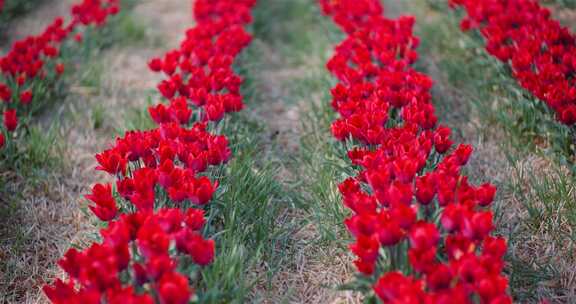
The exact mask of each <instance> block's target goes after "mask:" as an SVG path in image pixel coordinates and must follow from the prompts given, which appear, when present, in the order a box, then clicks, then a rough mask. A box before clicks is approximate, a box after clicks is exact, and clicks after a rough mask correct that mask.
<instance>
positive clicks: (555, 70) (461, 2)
mask: <svg viewBox="0 0 576 304" xmlns="http://www.w3.org/2000/svg"><path fill="white" fill-rule="evenodd" d="M449 4H450V6H451V7H463V8H464V10H465V11H466V13H467V16H466V17H465V18H464V19H463V20H462V22H461V23H460V27H461V29H462V30H463V31H469V30H471V29H478V30H479V31H480V33H481V34H482V36H483V37H484V39H485V41H486V51H487V52H488V53H489V54H490V55H492V56H494V57H495V58H497V59H498V60H500V61H501V62H504V63H509V64H510V66H511V68H512V71H513V76H514V78H515V79H516V80H517V81H518V83H519V84H520V85H521V86H522V87H523V88H524V89H526V90H527V91H528V92H530V93H531V94H533V95H534V96H536V97H537V98H538V99H540V100H542V101H544V102H545V103H546V104H547V105H548V107H550V108H551V109H552V110H553V111H554V112H555V113H556V116H557V119H558V120H559V121H560V122H562V123H564V124H566V125H574V123H576V79H575V77H574V75H575V73H576V37H575V36H574V35H573V34H572V33H571V32H570V30H569V29H568V28H566V27H563V26H561V25H560V23H559V22H558V21H556V20H554V19H552V18H551V14H550V10H549V9H547V8H544V7H542V6H541V5H540V4H539V3H538V1H535V0H486V1H473V0H449Z"/></svg>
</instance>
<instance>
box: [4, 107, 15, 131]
mask: <svg viewBox="0 0 576 304" xmlns="http://www.w3.org/2000/svg"><path fill="white" fill-rule="evenodd" d="M16 115H17V114H16V110H14V109H9V110H6V111H4V127H5V128H6V130H8V132H13V131H14V130H16V127H17V126H18V116H16Z"/></svg>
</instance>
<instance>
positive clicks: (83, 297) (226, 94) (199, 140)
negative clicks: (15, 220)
mask: <svg viewBox="0 0 576 304" xmlns="http://www.w3.org/2000/svg"><path fill="white" fill-rule="evenodd" d="M255 2H256V0H197V1H195V3H194V16H195V18H196V21H197V25H196V26H195V27H194V28H191V29H189V30H188V31H187V32H186V37H185V39H184V41H183V42H182V43H181V44H180V48H178V49H175V50H172V51H169V52H167V53H166V54H165V56H163V57H161V58H154V59H152V60H150V62H149V64H148V65H149V67H150V69H151V70H152V71H154V72H161V73H163V74H164V75H165V76H166V79H165V80H163V81H162V82H161V83H160V84H159V85H158V91H159V93H160V94H161V95H162V97H163V98H165V100H166V102H165V103H159V104H158V105H155V106H151V107H149V109H148V112H149V114H150V117H151V118H152V120H153V121H154V122H155V123H156V124H157V125H158V126H157V127H156V128H154V129H152V130H136V131H129V132H127V133H126V134H125V135H124V136H123V137H121V138H118V139H117V140H116V142H115V144H114V145H113V147H111V148H110V149H107V150H105V151H103V152H102V153H99V154H97V155H96V159H97V161H98V164H99V166H98V167H97V168H96V169H97V170H102V171H104V172H107V173H108V174H110V175H111V176H113V177H115V178H116V185H115V186H116V187H115V191H113V187H112V184H96V185H95V186H94V187H93V188H92V193H91V194H89V195H86V198H87V199H88V200H89V201H90V202H91V205H90V209H91V210H92V212H93V213H94V214H95V215H96V216H97V217H98V218H99V219H100V220H102V221H105V222H107V224H108V226H107V228H106V229H104V230H102V231H101V233H100V235H101V237H102V239H103V242H102V243H97V244H94V245H92V246H91V247H89V248H88V249H86V250H84V251H82V252H78V251H77V250H75V249H70V250H69V251H68V253H67V254H66V255H65V257H64V258H63V259H62V260H61V261H60V263H59V264H60V266H61V267H62V268H63V269H64V270H65V271H66V273H67V274H68V276H69V280H68V282H63V281H60V280H58V281H56V283H55V284H54V285H52V286H45V288H44V291H45V293H46V295H47V296H48V297H49V298H50V300H51V301H52V302H53V303H80V302H81V301H89V303H121V302H126V301H128V302H127V303H166V304H184V303H188V302H189V300H190V299H191V298H192V297H193V295H194V291H193V290H192V288H191V287H190V285H192V283H191V282H190V280H191V279H192V278H190V277H188V276H187V275H191V273H192V272H193V271H191V269H193V268H191V267H195V265H198V266H205V265H208V264H210V263H211V262H212V260H213V259H214V251H215V248H214V241H213V240H207V239H205V238H204V237H203V236H202V234H201V233H200V231H201V230H202V227H203V226H204V223H205V218H204V211H202V209H199V208H201V206H203V205H205V204H207V203H208V202H209V201H210V200H211V199H212V196H213V194H214V192H215V191H216V188H217V186H218V183H217V182H212V181H211V180H210V179H209V178H208V177H207V176H206V175H207V174H206V171H207V169H208V168H209V166H214V165H220V164H223V163H225V162H226V161H228V160H229V158H230V156H231V151H230V148H229V147H228V139H227V138H226V137H225V136H222V135H215V134H212V133H210V130H211V129H215V128H216V126H217V124H218V122H219V121H220V120H221V119H222V118H223V117H224V114H225V113H229V112H237V111H240V110H241V109H242V108H243V105H244V104H243V101H242V96H241V95H240V84H241V83H242V79H241V78H240V76H238V75H236V74H235V73H234V71H233V68H232V64H233V63H234V61H235V58H236V57H237V55H238V54H239V53H240V52H241V51H242V49H244V48H245V47H246V46H247V45H248V44H249V43H250V41H251V39H252V37H251V35H250V34H249V33H248V32H246V30H245V29H244V26H245V25H247V24H249V23H250V22H251V21H252V16H251V8H252V7H253V6H254V5H255ZM194 207H196V208H194ZM74 301H77V302H74Z"/></svg>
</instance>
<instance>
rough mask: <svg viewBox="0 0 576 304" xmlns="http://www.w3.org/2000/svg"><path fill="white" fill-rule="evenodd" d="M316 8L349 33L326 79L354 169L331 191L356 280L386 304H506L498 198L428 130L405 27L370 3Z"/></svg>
mask: <svg viewBox="0 0 576 304" xmlns="http://www.w3.org/2000/svg"><path fill="white" fill-rule="evenodd" d="M320 4H321V7H322V10H323V12H324V13H325V14H326V15H330V16H331V17H332V19H333V20H334V22H335V23H336V24H337V25H339V26H340V27H341V28H342V29H343V30H344V31H345V32H346V34H347V37H346V39H345V40H344V41H342V42H341V43H340V44H338V45H337V47H336V49H335V50H336V52H335V54H334V56H333V57H332V58H331V59H330V60H329V62H328V63H327V68H328V70H329V71H330V72H331V73H332V74H333V75H334V76H335V77H336V78H337V79H338V80H339V83H338V84H337V85H336V86H335V87H334V88H333V89H332V96H333V99H332V107H333V108H334V110H335V111H336V112H338V114H339V118H338V119H337V120H336V121H335V122H334V123H333V124H332V133H333V135H334V136H335V138H336V139H338V140H340V141H346V140H348V141H349V142H350V143H351V144H353V145H354V148H352V149H351V150H349V152H348V157H349V158H350V160H351V162H352V164H354V165H355V166H357V167H358V168H360V171H359V173H358V174H357V175H356V176H355V177H353V178H349V179H347V180H345V181H344V182H343V183H341V184H340V185H339V190H340V192H341V194H342V196H343V203H344V205H345V206H346V207H347V208H349V209H350V210H351V211H352V215H351V216H350V217H349V218H347V219H346V220H345V226H346V227H347V229H348V230H349V231H350V233H351V234H352V235H353V237H354V239H355V241H354V243H352V244H351V245H350V250H351V251H352V253H353V254H354V255H355V256H356V257H357V259H356V261H355V262H354V263H355V265H356V267H357V269H358V271H359V272H360V274H361V276H364V277H365V278H368V279H369V281H370V282H371V287H372V288H371V289H372V290H373V292H374V294H375V295H376V296H377V297H378V298H379V299H380V300H382V301H383V302H385V303H476V302H475V301H476V299H478V300H480V302H481V303H492V304H496V303H511V301H512V300H511V298H510V297H509V296H508V294H507V287H508V280H507V279H506V277H504V276H503V275H502V270H503V268H504V262H503V256H504V255H505V253H506V241H505V240H504V239H502V238H499V237H494V236H491V232H492V230H493V228H494V223H493V214H492V212H491V210H490V209H489V208H488V207H489V206H490V204H491V203H492V201H493V199H494V196H495V192H496V188H495V187H494V186H492V185H490V184H484V185H482V186H473V185H471V184H469V182H468V179H467V177H466V176H465V175H463V174H462V167H463V166H464V165H466V163H467V162H468V160H469V158H470V156H471V153H472V147H471V146H468V145H455V144H454V143H453V141H452V139H451V130H450V129H449V128H447V127H444V126H438V124H437V117H436V116H435V114H434V106H433V105H432V103H431V94H430V89H431V87H432V80H431V79H430V78H429V77H428V76H427V75H425V74H422V73H419V72H417V71H416V70H414V69H413V68H412V67H411V64H412V63H414V62H415V61H416V60H417V57H418V55H417V53H416V51H415V49H416V47H417V46H418V44H419V40H418V38H417V37H415V36H414V35H413V32H412V27H413V25H414V19H413V18H412V17H400V18H399V19H397V20H391V19H386V18H384V17H383V16H382V14H383V8H382V6H381V4H380V1H378V0H320ZM365 281H366V280H362V281H361V282H365Z"/></svg>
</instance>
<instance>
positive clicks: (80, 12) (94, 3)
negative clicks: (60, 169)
mask: <svg viewBox="0 0 576 304" xmlns="http://www.w3.org/2000/svg"><path fill="white" fill-rule="evenodd" d="M119 9H120V3H119V0H83V1H82V2H80V3H78V4H75V5H73V6H72V8H71V10H70V18H69V19H70V20H69V21H65V19H64V18H63V17H57V18H55V19H54V20H53V21H52V23H50V24H49V25H48V26H47V27H46V28H45V29H44V31H43V32H42V33H41V34H39V35H35V36H34V35H32V36H28V37H26V38H24V39H21V40H18V41H16V42H14V44H13V45H12V48H11V49H10V50H9V51H8V53H6V54H5V55H3V56H2V57H1V58H0V72H1V76H2V78H1V80H0V100H1V102H0V103H1V105H0V111H1V112H2V113H3V115H2V117H3V126H4V130H3V132H0V148H1V147H3V146H4V144H5V141H6V138H5V134H11V133H12V132H14V131H15V130H16V128H17V127H18V124H19V117H20V116H27V115H29V114H30V113H31V112H32V111H33V108H39V107H40V106H41V103H42V102H43V101H44V98H46V96H47V91H50V90H52V89H53V86H54V82H55V81H56V80H57V79H58V78H59V77H60V75H62V73H63V72H64V64H63V63H62V62H61V61H62V60H61V59H62V58H61V56H60V50H61V47H62V46H63V45H64V44H65V43H66V42H67V41H68V40H69V39H71V37H73V38H74V39H75V40H76V41H78V42H80V41H82V31H83V30H85V28H87V27H89V26H102V25H104V24H105V23H106V21H107V20H108V18H109V16H112V15H115V14H117V13H118V11H119Z"/></svg>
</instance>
